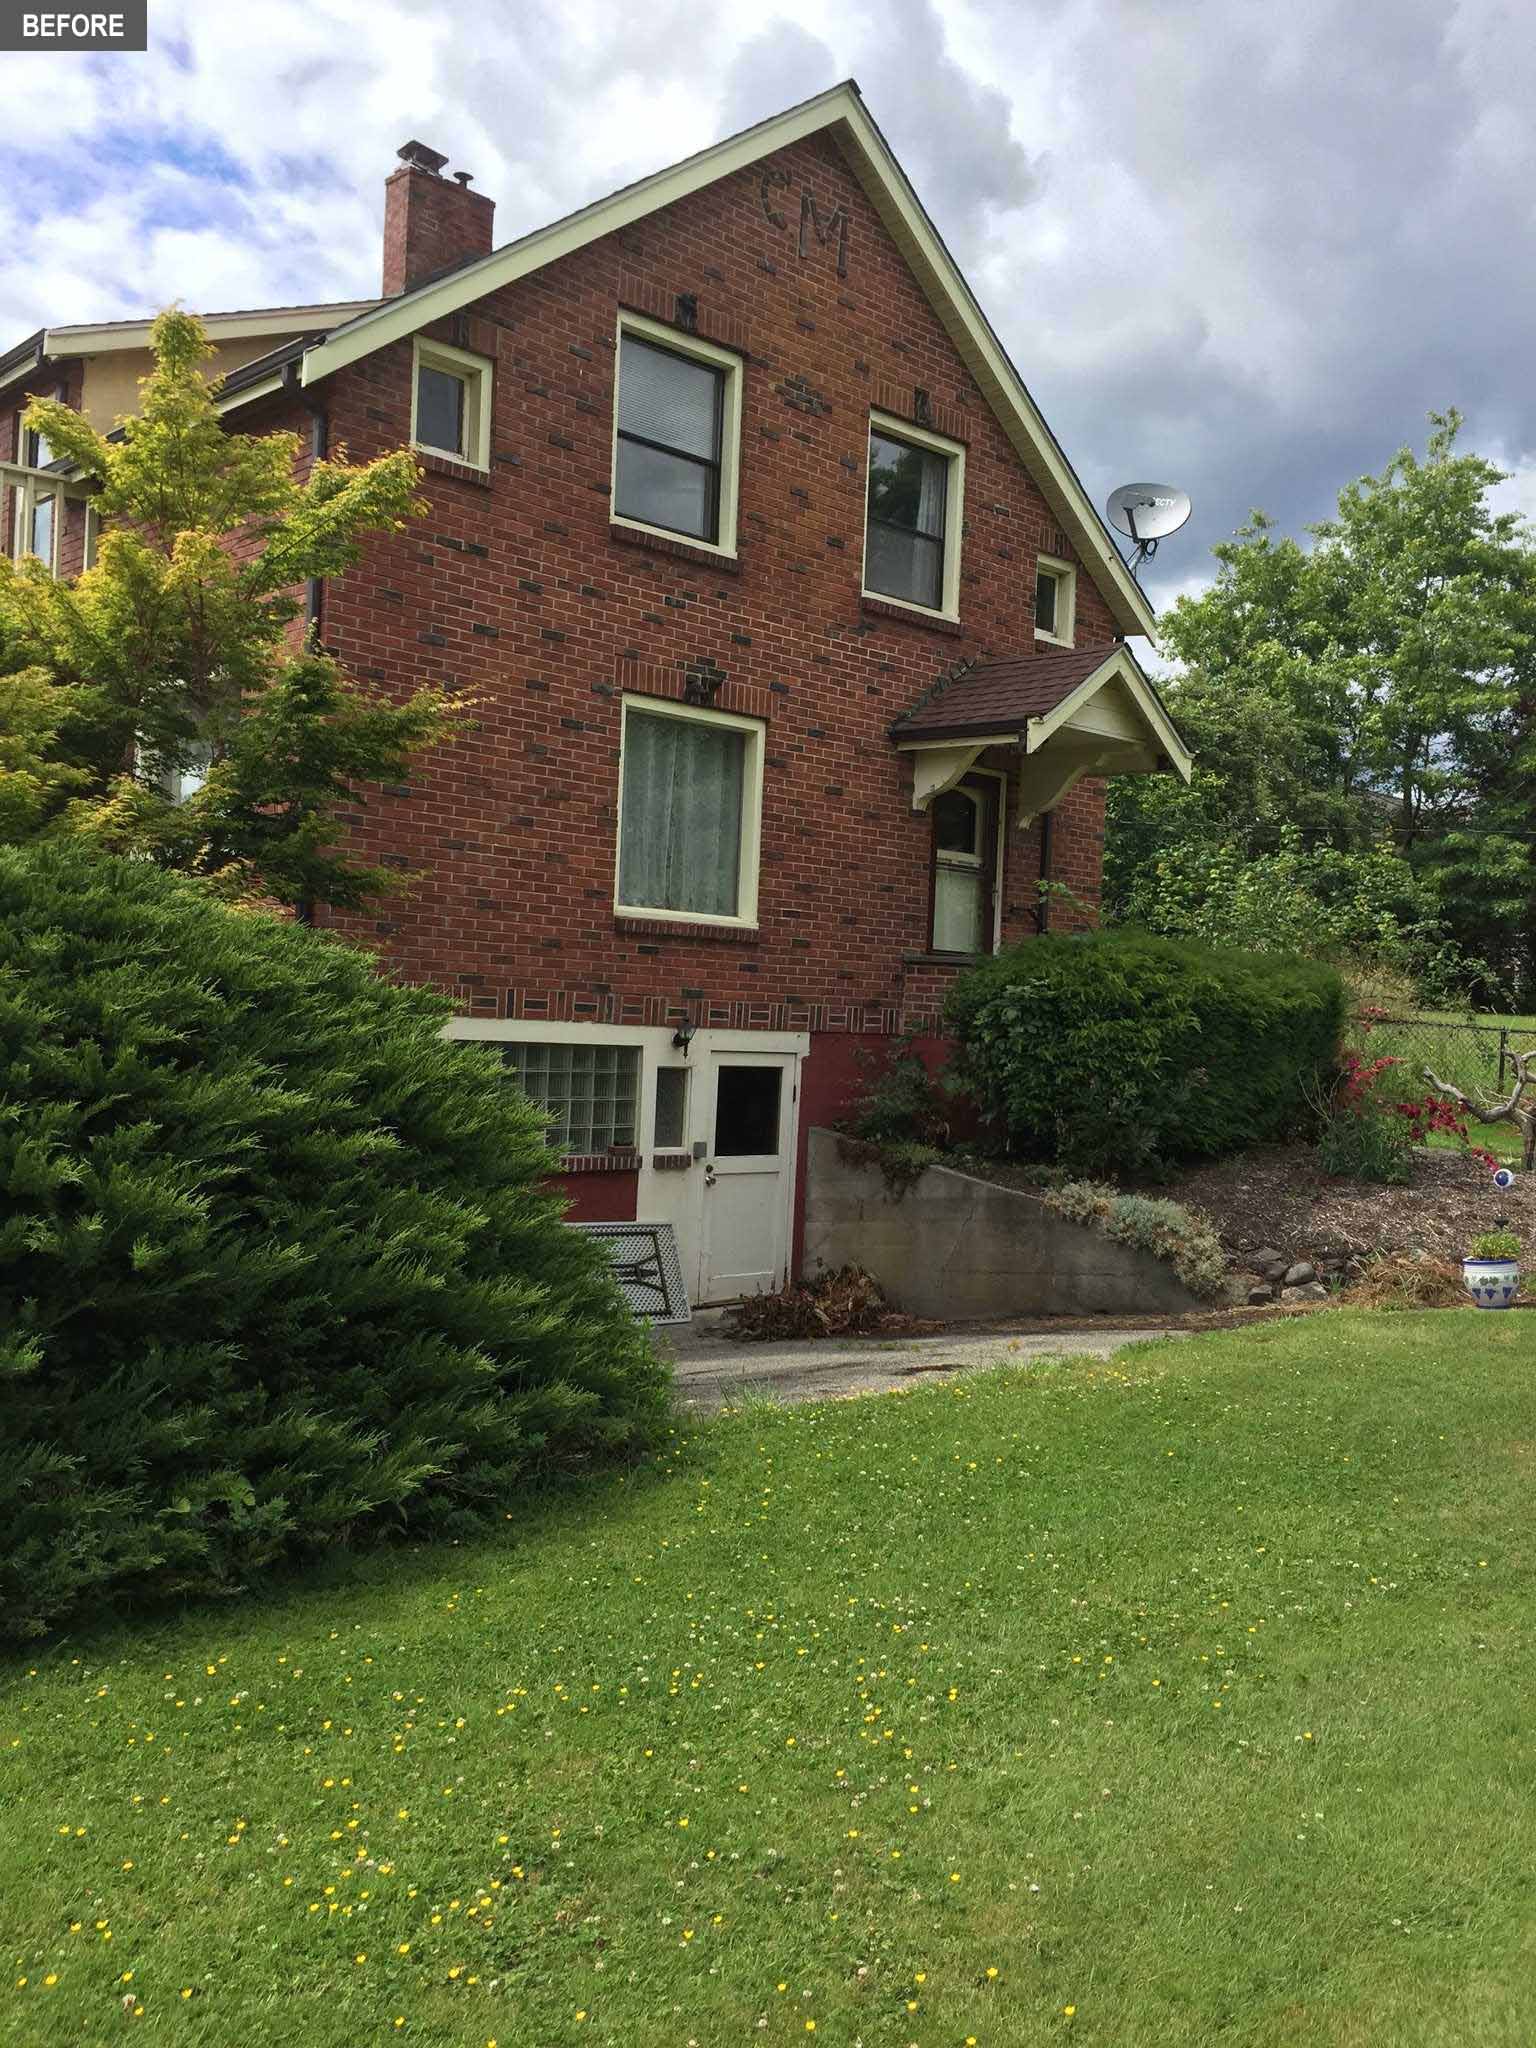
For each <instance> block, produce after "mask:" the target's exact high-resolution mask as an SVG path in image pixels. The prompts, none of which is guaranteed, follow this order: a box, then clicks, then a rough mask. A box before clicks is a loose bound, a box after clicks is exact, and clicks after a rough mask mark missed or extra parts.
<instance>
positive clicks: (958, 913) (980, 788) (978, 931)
mask: <svg viewBox="0 0 1536 2048" xmlns="http://www.w3.org/2000/svg"><path fill="white" fill-rule="evenodd" d="M1001 791H1002V778H1001V776H996V775H982V774H972V775H967V776H966V778H965V779H964V781H963V782H958V783H956V785H955V787H954V788H953V789H947V790H945V791H944V793H943V795H942V796H937V797H935V798H934V800H933V804H932V807H931V816H932V818H933V868H932V905H933V909H932V931H931V938H930V943H931V944H932V947H933V950H934V952H935V953H990V952H992V951H993V950H994V948H995V946H996V932H997V896H998V882H999V874H998V865H999V863H998V825H999V819H1000V816H1001Z"/></svg>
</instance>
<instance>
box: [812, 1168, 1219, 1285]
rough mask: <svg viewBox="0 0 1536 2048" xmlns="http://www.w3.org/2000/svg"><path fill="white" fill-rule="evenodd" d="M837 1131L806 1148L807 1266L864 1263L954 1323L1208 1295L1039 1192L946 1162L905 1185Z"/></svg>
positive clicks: (1158, 1261)
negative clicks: (977, 1176) (1063, 1212)
mask: <svg viewBox="0 0 1536 2048" xmlns="http://www.w3.org/2000/svg"><path fill="white" fill-rule="evenodd" d="M841 1155H842V1141H841V1140H840V1139H839V1138H838V1136H837V1133H836V1132H835V1131H825V1130H813V1131H812V1132H811V1133H810V1138H809V1144H808V1147H807V1153H806V1178H805V1265H804V1271H805V1272H806V1274H807V1275H814V1273H815V1272H816V1270H817V1268H818V1266H820V1265H827V1266H843V1265H848V1264H852V1265H857V1266H862V1267H863V1268H864V1269H865V1271H866V1272H869V1273H873V1274H874V1276H875V1278H876V1279H877V1280H878V1281H879V1282H880V1284H881V1286H882V1287H883V1288H884V1289H885V1291H886V1294H887V1295H888V1296H889V1298H890V1300H891V1301H892V1302H893V1303H894V1304H895V1305H896V1306H897V1307H898V1308H904V1309H907V1310H909V1311H910V1312H911V1313H912V1314H913V1315H920V1316H939V1317H942V1318H943V1319H944V1320H945V1321H946V1322H948V1321H956V1320H959V1319H961V1318H964V1317H967V1316H978V1317H980V1316H1010V1315H1062V1316H1065V1315H1071V1316H1083V1315H1179V1314H1183V1313H1185V1312H1187V1311H1188V1310H1190V1309H1197V1308H1200V1307H1202V1306H1205V1304H1203V1303H1201V1302H1199V1301H1197V1300H1196V1299H1195V1297H1194V1295H1192V1294H1191V1293H1190V1291H1189V1289H1188V1288H1187V1287H1186V1286H1185V1285H1184V1283H1183V1281H1182V1280H1180V1279H1179V1277H1178V1275H1177V1274H1176V1273H1175V1272H1174V1271H1173V1268H1172V1267H1171V1266H1167V1265H1165V1264H1164V1263H1163V1261H1162V1260H1161V1259H1156V1258H1154V1257H1153V1256H1152V1254H1151V1253H1150V1252H1143V1251H1137V1250H1136V1249H1135V1248H1134V1247H1133V1246H1131V1245H1124V1244H1117V1243H1116V1242H1115V1241H1114V1239H1113V1238H1109V1237H1106V1236H1105V1235H1104V1234H1103V1232H1102V1231H1099V1230H1095V1229H1093V1228H1091V1227H1090V1226H1089V1225H1087V1224H1082V1223H1071V1222H1069V1221H1068V1220H1067V1218H1066V1217H1064V1216H1058V1215H1056V1214H1055V1212H1054V1211H1053V1210H1050V1209H1048V1208H1047V1207H1046V1206H1045V1204H1044V1203H1043V1202H1042V1201H1041V1200H1040V1199H1039V1198H1038V1197H1037V1196H1035V1195H1027V1194H1021V1193H1019V1192H1018V1191H1016V1190H1015V1189H1013V1188H1000V1187H995V1186H994V1185H993V1184H992V1182H990V1181H984V1180H973V1179H972V1178H971V1177H970V1175H969V1174H964V1173H954V1172H952V1171H951V1170H950V1169H949V1168H948V1167H946V1166H930V1167H929V1168H928V1169H927V1171H926V1172H925V1173H924V1174H923V1175H922V1177H921V1179H919V1180H917V1181H914V1182H913V1183H912V1184H911V1185H910V1186H909V1187H907V1188H905V1189H902V1190H893V1189H892V1188H891V1187H890V1186H889V1185H888V1183H887V1181H886V1179H885V1176H884V1174H883V1173H882V1172H881V1170H880V1168H879V1167H878V1166H874V1165H870V1166H863V1165H856V1164H854V1163H852V1161H851V1160H847V1159H844V1158H843V1157H842V1156H841Z"/></svg>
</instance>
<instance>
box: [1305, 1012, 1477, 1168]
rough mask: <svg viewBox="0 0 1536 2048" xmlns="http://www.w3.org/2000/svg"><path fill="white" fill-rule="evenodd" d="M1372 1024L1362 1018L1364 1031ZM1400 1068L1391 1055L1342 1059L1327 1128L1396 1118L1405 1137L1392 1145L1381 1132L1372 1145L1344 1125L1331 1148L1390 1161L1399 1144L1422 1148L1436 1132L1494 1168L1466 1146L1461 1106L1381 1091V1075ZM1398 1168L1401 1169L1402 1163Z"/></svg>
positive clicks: (1349, 1055)
mask: <svg viewBox="0 0 1536 2048" xmlns="http://www.w3.org/2000/svg"><path fill="white" fill-rule="evenodd" d="M1374 1021H1375V1019H1374V1018H1366V1019H1365V1022H1366V1028H1367V1030H1369V1028H1370V1025H1371V1024H1372V1023H1373V1022H1374ZM1402 1065H1404V1062H1403V1061H1402V1060H1401V1059H1399V1058H1398V1057H1396V1056H1395V1055H1394V1054H1392V1053H1384V1054H1383V1055H1382V1056H1381V1057H1380V1058H1378V1059H1374V1060H1368V1059H1366V1057H1365V1055H1364V1054H1363V1053H1359V1052H1355V1051H1353V1050H1350V1051H1347V1052H1345V1053H1344V1054H1343V1055H1342V1057H1341V1058H1340V1061H1339V1074H1338V1079H1337V1081H1336V1082H1335V1083H1334V1088H1333V1093H1332V1096H1331V1098H1330V1100H1329V1103H1328V1118H1329V1123H1330V1125H1332V1126H1335V1127H1337V1126H1338V1125H1340V1123H1341V1121H1342V1120H1346V1119H1351V1118H1352V1119H1354V1121H1355V1124H1356V1125H1358V1126H1365V1125H1368V1124H1369V1123H1370V1122H1371V1120H1372V1119H1375V1118H1382V1117H1386V1118H1393V1117H1395V1118H1398V1119H1400V1126H1399V1128H1400V1129H1401V1130H1403V1131H1404V1132H1405V1133H1406V1137H1405V1138H1398V1139H1397V1140H1396V1141H1395V1142H1394V1140H1393V1139H1392V1138H1388V1137H1387V1136H1386V1134H1385V1133H1381V1134H1376V1141H1375V1142H1374V1143H1372V1142H1371V1141H1370V1140H1369V1139H1367V1138H1366V1137H1365V1133H1364V1130H1363V1129H1351V1128H1350V1126H1349V1125H1348V1123H1347V1122H1345V1123H1344V1125H1343V1128H1342V1129H1340V1130H1338V1132H1337V1142H1336V1146H1335V1147H1334V1148H1333V1149H1336V1150H1337V1151H1339V1152H1341V1153H1344V1154H1352V1155H1354V1156H1355V1158H1356V1160H1357V1162H1358V1160H1359V1159H1360V1157H1361V1156H1362V1155H1372V1154H1378V1153H1379V1154H1381V1155H1383V1156H1390V1155H1393V1154H1396V1153H1400V1152H1401V1151H1402V1150H1403V1147H1404V1145H1405V1144H1412V1145H1423V1144H1425V1143H1426V1142H1427V1141H1428V1139H1429V1137H1430V1135H1431V1133H1433V1132H1437V1131H1438V1132H1442V1133H1444V1134H1445V1135H1446V1136H1448V1137H1453V1138H1457V1139H1459V1140H1460V1141H1461V1143H1462V1144H1463V1145H1465V1146H1466V1148H1467V1150H1468V1151H1469V1152H1470V1153H1471V1154H1472V1156H1473V1158H1474V1159H1480V1160H1481V1161H1482V1162H1483V1164H1484V1165H1485V1166H1487V1167H1489V1168H1490V1169H1491V1168H1493V1167H1495V1166H1497V1165H1498V1163H1499V1162H1498V1160H1497V1159H1496V1158H1495V1157H1494V1155H1493V1153H1491V1152H1490V1151H1488V1149H1487V1148H1486V1146H1483V1145H1474V1144H1472V1143H1470V1141H1469V1139H1468V1136H1467V1121H1466V1117H1465V1115H1464V1114H1463V1110H1462V1106H1461V1104H1459V1103H1457V1102H1454V1101H1453V1100H1452V1099H1451V1098H1450V1097H1449V1096H1447V1095H1436V1094H1434V1093H1429V1094H1425V1095H1418V1096H1397V1095H1395V1094H1393V1093H1392V1091H1391V1090H1390V1089H1389V1088H1384V1087H1383V1086H1382V1076H1383V1074H1385V1073H1387V1072H1388V1070H1389V1069H1390V1068H1392V1067H1400V1066H1402ZM1325 1149H1327V1148H1326V1147H1325ZM1404 1164H1405V1165H1406V1161H1404ZM1332 1170H1335V1171H1337V1170H1338V1169H1337V1168H1335V1169H1332ZM1367 1177H1368V1178H1372V1179H1374V1178H1376V1177H1377V1176H1376V1175H1375V1174H1369V1175H1368V1176H1367ZM1383 1177H1387V1178H1393V1179H1399V1178H1401V1179H1406V1178H1407V1175H1406V1173H1391V1174H1389V1175H1386V1176H1383Z"/></svg>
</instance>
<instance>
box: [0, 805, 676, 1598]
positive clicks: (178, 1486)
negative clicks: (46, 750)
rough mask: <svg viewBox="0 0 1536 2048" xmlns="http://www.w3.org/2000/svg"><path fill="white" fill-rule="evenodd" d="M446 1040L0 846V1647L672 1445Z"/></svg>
mask: <svg viewBox="0 0 1536 2048" xmlns="http://www.w3.org/2000/svg"><path fill="white" fill-rule="evenodd" d="M447 1011H448V1005H447V1004H446V1003H445V1002H444V1001H443V1000H442V999H440V998H438V997H436V996H433V995H431V994H428V993H425V992H423V991H420V990H413V989H405V988H400V987H397V986H394V985H392V984H390V983H389V982H387V981H385V980H383V979H382V978H381V977H380V976H379V974H378V973H377V972H376V971H375V969H374V967H373V965H372V963H371V962H370V961H369V960H368V959H367V958H366V956H364V955H363V954H361V953H359V952H356V951H354V950H352V949H350V948H348V947H346V946H344V945H342V944H340V943H339V942H336V941H333V940H330V939H327V938H326V937H324V936H323V935H320V934H317V933H315V932H313V931H310V930H307V929H305V928H304V927H302V926H298V925H293V924H289V923H286V922H284V921H282V920H281V919H279V918H277V917H275V916H270V915H267V914H242V913H239V912H236V911H232V910H230V909H227V908H225V907H223V906H222V905H220V904H219V903H217V902H215V901H214V900H213V899H212V898H211V897H209V896H208V895H207V894H206V893H204V892H203V891H202V890H201V889H200V888H199V886H198V885H197V884H196V883H194V882H191V881H189V880H186V879H184V878H181V877H178V876H174V875H170V874H167V873H165V872H163V871H161V870H160V869H158V868H157V867H155V866H154V865H153V864H152V863H150V862H147V861H129V860H120V859H113V858H110V857H103V856H100V855H91V854H86V853H83V852H81V851H80V850H78V849H74V848H70V847H67V846H57V845H56V846H51V847H49V846H43V847H35V848H32V849H29V850H26V851H19V850H14V849H12V850H7V851H0V1185H3V1187H4V1189H5V1202H4V1205H3V1208H0V1441H3V1443H4V1446H5V1457H4V1462H3V1466H0V1629H4V1630H7V1631H9V1632H11V1633H13V1634H29V1633H31V1634H35V1633H38V1632H40V1631H42V1630H44V1629H46V1628H48V1627H51V1626H52V1625H54V1624H56V1623H57V1622H59V1621H60V1620H62V1619H63V1618H64V1617H66V1616H68V1615H69V1614H70V1613H71V1612H72V1611H73V1610H75V1609H76V1608H77V1607H79V1606H80V1605H81V1604H82V1603H86V1602H92V1603H95V1602H98V1601H100V1600H102V1599H103V1598H104V1597H110V1598H111V1600H112V1601H113V1603H114V1604H121V1603H122V1602H125V1601H127V1600H129V1599H132V1598H134V1597H142V1596H156V1597H159V1596H165V1595H173V1594H174V1595H180V1594H210V1593H231V1592H234V1591H237V1590H238V1589H240V1588H241V1587H243V1586H245V1585H247V1584H249V1582H250V1581H251V1579H252V1577H253V1575H255V1574H257V1573H259V1572H261V1571H262V1570H263V1569H264V1568H266V1567H268V1566H270V1565H272V1564H274V1563H276V1562H278V1561H279V1560H288V1559H295V1558H298V1557H300V1556H302V1555H303V1554H304V1553H306V1552H313V1551H315V1550H317V1549H318V1548H319V1547H321V1546H323V1545H333V1544H335V1543H338V1542H343V1541H348V1540H358V1539H361V1538H363V1537H365V1536H367V1535H369V1534H373V1533H384V1532H399V1531H410V1532H415V1533H419V1534H423V1535H454V1534H458V1533H462V1532H467V1531H468V1530H470V1529H471V1528H474V1527H476V1526H479V1525H481V1524H482V1523H483V1522H484V1521H485V1520H486V1519H487V1518H491V1519H494V1520H495V1521H496V1522H498V1523H499V1522H500V1521H501V1520H502V1519H503V1518H510V1517H513V1516H514V1515H515V1513H516V1510H517V1507H518V1504H519V1500H520V1498H523V1497H525V1496H526V1493H527V1491H528V1489H529V1487H530V1486H531V1485H533V1484H535V1483H536V1482H537V1481H538V1480H539V1479H540V1477H541V1476H544V1475H550V1474H553V1473H557V1472H562V1471H568V1470H572V1469H580V1468H583V1467H586V1466H588V1465H590V1464H591V1463H592V1462H593V1461H596V1460H600V1459H603V1458H607V1457H612V1456H614V1455H616V1454H620V1453H626V1452H630V1451H632V1450H635V1449H637V1448H639V1447H641V1446H643V1445H644V1444H645V1443H646V1442H647V1441H649V1440H651V1439H652V1438H653V1437H655V1436H656V1435H657V1434H658V1432H659V1431H660V1430H661V1429H662V1427H663V1426H664V1421H665V1415H666V1411H667V1402H668V1396H667V1380H666V1374H665V1371H664V1369H663V1367H662V1366H661V1365H660V1364H659V1363H658V1362H657V1361H656V1360H655V1358H654V1357H653V1355H652V1353H651V1351H650V1348H649V1345H648V1342H647V1340H646V1337H645V1335H644V1333H643V1332H642V1331H641V1330H640V1329H639V1328H638V1327H637V1326H636V1325H635V1324H634V1323H633V1321H632V1320H631V1318H630V1316H629V1314H628V1312H627V1310H626V1309H625V1307H624V1304H623V1302H622V1300H621V1298H620V1296H619V1294H618V1291H617V1289H616V1287H615V1285H614V1283H613V1280H612V1277H611V1274H610V1271H609V1268H608V1266H607V1263H606V1261H605V1259H604V1258H603V1256H602V1254H601V1253H600V1252H599V1251H598V1250H597V1249H596V1248H595V1247H594V1246H593V1245H592V1244H591V1243H590V1241H589V1240H587V1239H586V1238H584V1237H582V1236H581V1235H580V1234H579V1233H577V1232H575V1231H573V1230H570V1229H567V1228H566V1227H565V1226H564V1224H563V1223H562V1221H561V1206H560V1203H559V1201H558V1200H557V1199H556V1198H555V1197H553V1196H552V1195H551V1194H549V1193H547V1192H545V1191H544V1187H543V1184H544V1183H545V1181H546V1179H547V1176H548V1175H549V1173H550V1171H551V1169H552V1167H553V1164H554V1162H553V1160H552V1158H551V1156H550V1155H549V1153H548V1151H547V1150H546V1147H545V1142H544V1136H543V1130H542V1126H541V1122H540V1118H539V1115H538V1113H537V1112H536V1111H535V1110H534V1109H533V1107H532V1106H531V1105H530V1104H529V1103H528V1102H527V1100H526V1099H525V1098H524V1097H523V1096H522V1095H520V1094H519V1092H518V1091H517V1090H516V1089H515V1088H514V1087H513V1086H512V1084H511V1083H510V1082H509V1080H508V1079H507V1078H505V1075H504V1071H503V1069H502V1068H501V1066H500V1064H499V1062H498V1061H497V1060H496V1057H495V1055H494V1053H493V1052H491V1051H490V1050H488V1049H486V1048H484V1047H481V1046H474V1045H467V1044H464V1043H455V1042H452V1041H449V1040H445V1039H444V1038H443V1037H442V1036H441V1028H442V1024H443V1020H444V1017H445V1016H446V1014H447Z"/></svg>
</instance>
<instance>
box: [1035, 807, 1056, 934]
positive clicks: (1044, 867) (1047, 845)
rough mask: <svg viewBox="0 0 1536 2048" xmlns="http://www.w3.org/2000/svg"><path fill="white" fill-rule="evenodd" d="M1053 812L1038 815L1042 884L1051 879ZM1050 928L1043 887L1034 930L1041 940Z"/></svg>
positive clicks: (1047, 906)
mask: <svg viewBox="0 0 1536 2048" xmlns="http://www.w3.org/2000/svg"><path fill="white" fill-rule="evenodd" d="M1054 817H1055V812H1054V811H1042V812H1041V813H1040V880H1041V883H1042V884H1044V883H1046V882H1048V881H1049V880H1050V879H1051V822H1052V820H1053V818H1054ZM1050 928H1051V899H1050V896H1049V894H1048V893H1047V891H1046V890H1045V888H1044V887H1042V888H1041V891H1040V903H1039V907H1038V909H1037V910H1036V911H1035V930H1036V932H1037V933H1038V934H1039V936H1040V937H1041V938H1042V939H1043V938H1044V937H1045V935H1046V933H1047V932H1048V931H1049V930H1050Z"/></svg>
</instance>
